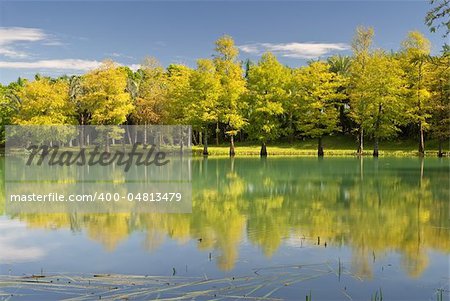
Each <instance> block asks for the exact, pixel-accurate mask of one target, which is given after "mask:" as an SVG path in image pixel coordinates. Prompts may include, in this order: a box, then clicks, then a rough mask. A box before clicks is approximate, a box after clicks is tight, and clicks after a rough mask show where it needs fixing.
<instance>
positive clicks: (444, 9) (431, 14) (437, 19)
mask: <svg viewBox="0 0 450 301" xmlns="http://www.w3.org/2000/svg"><path fill="white" fill-rule="evenodd" d="M430 4H431V5H434V7H433V8H432V9H430V10H429V11H428V13H427V15H426V17H425V24H426V25H427V26H428V27H429V28H430V31H431V32H435V31H436V30H437V29H439V28H441V27H444V31H445V33H444V37H446V36H448V34H449V32H450V20H449V18H450V0H430ZM436 23H438V24H436Z"/></svg>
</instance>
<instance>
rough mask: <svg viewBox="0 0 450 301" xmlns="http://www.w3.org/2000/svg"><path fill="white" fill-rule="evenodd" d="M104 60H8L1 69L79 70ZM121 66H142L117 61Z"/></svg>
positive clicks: (133, 68)
mask: <svg viewBox="0 0 450 301" xmlns="http://www.w3.org/2000/svg"><path fill="white" fill-rule="evenodd" d="M101 64H102V62H100V61H95V60H81V59H61V60H41V61H34V62H18V61H16V62H8V61H0V69H36V70H37V71H40V70H77V71H89V70H92V69H95V68H98V67H99V66H100V65H101ZM117 64H118V65H119V66H128V67H130V69H131V70H133V71H136V70H137V69H139V68H141V65H140V64H131V65H124V64H120V63H117Z"/></svg>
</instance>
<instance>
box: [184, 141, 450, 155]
mask: <svg viewBox="0 0 450 301" xmlns="http://www.w3.org/2000/svg"><path fill="white" fill-rule="evenodd" d="M323 147H324V153H325V156H355V155H356V150H357V147H358V145H357V143H356V141H355V139H353V138H351V137H345V136H330V137H325V138H324V139H323ZM443 147H444V152H445V155H446V156H449V144H448V143H446V144H444V146H443ZM260 148H261V146H260V145H259V144H257V143H255V142H253V143H249V142H244V143H239V142H237V143H235V151H236V156H237V157H239V156H259V151H260ZM364 148H365V150H364V155H368V156H371V155H372V151H373V142H372V141H369V140H366V141H365V143H364ZM417 148H418V143H417V141H413V140H395V141H381V142H380V143H379V155H380V156H398V157H412V156H418V151H417ZM425 149H426V153H425V155H426V156H430V157H433V156H437V152H438V142H437V141H434V140H431V141H426V142H425ZM192 150H193V154H194V155H198V156H201V155H202V151H203V146H201V145H197V146H193V148H192ZM208 152H209V155H210V156H228V155H229V145H228V144H221V145H219V146H216V145H215V144H210V145H209V147H208ZM267 152H268V155H269V156H317V140H316V139H307V140H304V141H303V140H301V141H294V142H292V143H288V142H269V143H267Z"/></svg>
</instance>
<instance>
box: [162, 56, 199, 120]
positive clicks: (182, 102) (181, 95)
mask: <svg viewBox="0 0 450 301" xmlns="http://www.w3.org/2000/svg"><path fill="white" fill-rule="evenodd" d="M192 73H193V70H192V69H191V68H189V67H187V66H184V65H179V64H171V65H169V67H167V90H168V91H167V94H168V98H167V102H168V103H167V115H168V116H167V118H168V122H169V123H172V124H189V117H190V116H189V115H188V111H187V108H188V105H189V104H190V102H191V100H190V99H189V93H190V89H191V87H190V79H191V76H192Z"/></svg>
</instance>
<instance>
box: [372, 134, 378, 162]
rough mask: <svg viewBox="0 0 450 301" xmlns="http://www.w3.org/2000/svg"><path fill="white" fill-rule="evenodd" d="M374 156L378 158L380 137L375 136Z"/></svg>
mask: <svg viewBox="0 0 450 301" xmlns="http://www.w3.org/2000/svg"><path fill="white" fill-rule="evenodd" d="M373 156H374V157H378V137H377V136H375V142H374V145H373Z"/></svg>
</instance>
